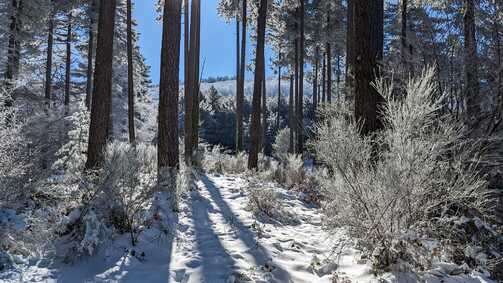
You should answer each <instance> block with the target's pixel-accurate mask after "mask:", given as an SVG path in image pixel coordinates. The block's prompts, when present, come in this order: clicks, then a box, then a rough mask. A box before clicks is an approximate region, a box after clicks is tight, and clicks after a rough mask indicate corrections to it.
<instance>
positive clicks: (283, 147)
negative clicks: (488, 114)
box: [272, 128, 290, 162]
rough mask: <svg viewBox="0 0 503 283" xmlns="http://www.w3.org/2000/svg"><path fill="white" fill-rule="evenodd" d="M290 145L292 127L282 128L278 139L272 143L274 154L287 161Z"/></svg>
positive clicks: (280, 159) (282, 160)
mask: <svg viewBox="0 0 503 283" xmlns="http://www.w3.org/2000/svg"><path fill="white" fill-rule="evenodd" d="M289 146H290V129H289V128H285V129H281V130H280V131H279V132H278V134H277V135H276V140H275V141H274V144H273V145H272V148H273V152H274V156H275V157H276V158H277V159H278V160H279V161H280V162H286V161H287V159H288V148H289Z"/></svg>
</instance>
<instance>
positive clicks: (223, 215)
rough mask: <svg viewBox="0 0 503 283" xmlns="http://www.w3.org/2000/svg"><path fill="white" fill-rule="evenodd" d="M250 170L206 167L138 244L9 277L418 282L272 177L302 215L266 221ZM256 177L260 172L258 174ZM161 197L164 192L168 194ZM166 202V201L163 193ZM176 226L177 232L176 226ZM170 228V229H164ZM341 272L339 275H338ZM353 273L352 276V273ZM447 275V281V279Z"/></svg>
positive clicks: (443, 273)
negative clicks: (377, 272)
mask: <svg viewBox="0 0 503 283" xmlns="http://www.w3.org/2000/svg"><path fill="white" fill-rule="evenodd" d="M251 181H252V180H250V177H245V176H242V175H227V176H224V175H201V176H199V178H198V181H197V182H196V185H197V190H193V191H191V192H186V193H185V194H183V195H182V200H181V203H180V213H179V214H178V217H174V218H169V217H167V216H169V213H167V212H166V211H161V213H160V215H161V216H160V217H161V218H163V217H164V218H166V217H167V218H166V219H170V220H169V221H170V222H171V224H173V225H172V226H169V227H168V228H167V229H166V230H164V229H159V227H152V228H150V229H148V230H146V231H144V232H143V233H141V235H140V238H139V243H138V245H137V246H135V247H133V248H132V247H131V245H130V239H129V236H128V235H122V236H120V237H119V238H117V239H114V240H113V241H111V242H110V243H107V244H105V245H103V247H102V248H101V249H100V250H99V251H98V253H97V254H96V255H94V256H90V257H86V258H83V259H81V260H80V261H78V262H76V263H75V264H74V265H69V264H63V263H61V262H57V261H54V262H48V261H47V260H36V261H31V262H30V263H29V264H28V265H25V266H19V268H18V270H17V271H16V272H11V273H10V274H9V275H8V276H1V273H0V281H1V280H2V279H3V280H4V281H2V282H20V281H21V282H152V283H156V282H184V283H190V282H216V283H218V282H223V283H224V282H299V283H301V282H320V283H323V282H380V281H379V280H380V279H381V280H382V279H386V280H387V281H388V282H415V281H416V278H415V277H414V276H413V275H411V274H407V273H404V274H398V273H397V274H392V273H387V274H384V275H382V276H381V277H380V278H378V277H375V276H374V275H373V274H372V272H371V268H370V266H369V265H367V264H365V262H363V261H360V260H359V259H360V255H359V252H358V251H357V250H356V249H354V248H353V246H354V243H353V242H352V241H351V239H349V238H348V237H347V235H346V233H345V231H344V229H343V228H340V229H339V230H335V231H329V232H328V231H326V230H325V229H324V227H323V225H322V220H323V219H322V213H321V212H320V211H319V210H318V209H317V208H315V207H313V206H311V205H307V204H305V203H303V202H302V201H301V200H299V198H298V196H297V195H295V193H294V192H292V191H288V190H286V189H283V188H281V187H278V186H275V185H273V184H269V183H259V188H258V189H260V188H263V187H270V188H272V189H274V190H275V192H276V193H277V195H278V196H279V199H280V202H281V204H282V206H283V208H284V209H285V210H286V211H287V212H288V215H293V216H294V217H295V218H296V219H297V220H298V221H274V220H271V221H259V220H257V219H256V218H255V217H253V214H252V212H251V211H249V210H247V204H248V199H247V195H248V193H249V190H250V189H249V187H250V182H251ZM253 181H254V182H255V183H256V182H257V180H253ZM161 200H162V198H161ZM160 205H161V206H162V201H160ZM175 226H176V233H173V230H174V229H175V228H172V227H175ZM164 231H167V233H164ZM456 268H457V267H456V266H454V265H449V264H438V265H437V266H436V268H435V269H434V272H432V273H431V274H429V275H428V276H427V277H426V278H427V281H426V282H491V281H489V280H486V279H484V278H485V276H483V275H482V274H477V273H472V274H470V276H469V278H468V277H466V276H464V275H459V274H456V275H453V276H451V275H452V273H453V272H454V271H455V270H456ZM334 277H336V278H337V279H336V280H335V279H334ZM349 280H350V281H349ZM442 280H443V281H442Z"/></svg>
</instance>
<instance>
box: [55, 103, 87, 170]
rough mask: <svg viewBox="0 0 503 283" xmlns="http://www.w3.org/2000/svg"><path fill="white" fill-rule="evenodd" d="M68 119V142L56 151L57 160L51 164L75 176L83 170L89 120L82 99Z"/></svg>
mask: <svg viewBox="0 0 503 283" xmlns="http://www.w3.org/2000/svg"><path fill="white" fill-rule="evenodd" d="M68 120H69V121H70V122H71V125H72V126H71V129H70V130H69V131H68V142H67V143H66V144H65V145H63V147H61V149H60V150H59V151H58V152H57V153H56V156H57V157H58V160H57V161H56V162H55V163H54V164H53V169H56V170H62V171H64V172H65V175H66V176H68V177H75V175H80V174H81V172H82V171H83V170H84V165H85V162H86V158H87V154H86V152H87V144H88V142H87V140H88V138H89V124H90V121H91V120H90V113H89V111H88V110H87V107H86V105H85V103H84V101H81V102H79V105H78V108H77V111H75V112H74V113H73V115H72V116H70V117H68Z"/></svg>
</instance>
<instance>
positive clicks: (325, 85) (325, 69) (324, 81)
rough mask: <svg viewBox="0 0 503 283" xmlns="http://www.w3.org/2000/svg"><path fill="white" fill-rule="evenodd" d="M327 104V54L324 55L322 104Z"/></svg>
mask: <svg viewBox="0 0 503 283" xmlns="http://www.w3.org/2000/svg"><path fill="white" fill-rule="evenodd" d="M325 102H327V54H326V53H323V67H322V68H321V103H325Z"/></svg>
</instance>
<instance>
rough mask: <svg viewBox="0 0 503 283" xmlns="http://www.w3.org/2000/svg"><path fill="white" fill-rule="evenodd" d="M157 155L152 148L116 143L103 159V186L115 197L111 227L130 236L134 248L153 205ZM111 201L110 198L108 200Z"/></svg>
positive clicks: (110, 145)
mask: <svg viewBox="0 0 503 283" xmlns="http://www.w3.org/2000/svg"><path fill="white" fill-rule="evenodd" d="M156 156H157V153H156V150H155V148H154V147H153V146H152V145H147V144H138V145H136V146H132V145H130V144H129V143H124V142H113V143H111V144H109V145H108V146H107V150H106V152H105V156H104V160H105V162H104V165H103V174H104V175H103V178H102V182H103V185H104V187H105V188H107V187H109V188H110V192H105V194H111V195H112V196H113V201H112V203H115V205H116V206H115V207H112V208H113V210H112V213H111V215H110V217H112V219H113V221H112V223H113V224H114V226H115V227H116V228H118V229H119V231H120V232H129V233H130V234H131V242H132V244H133V245H134V244H135V242H136V237H137V235H138V233H139V232H140V229H141V227H140V226H141V225H142V220H143V218H142V216H143V215H142V213H143V212H144V211H145V210H146V209H147V206H148V205H149V204H150V201H151V198H152V194H153V190H154V189H155V188H156V185H157V175H156V174H157V159H156ZM107 199H108V201H110V198H107Z"/></svg>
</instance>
